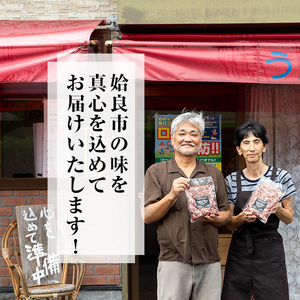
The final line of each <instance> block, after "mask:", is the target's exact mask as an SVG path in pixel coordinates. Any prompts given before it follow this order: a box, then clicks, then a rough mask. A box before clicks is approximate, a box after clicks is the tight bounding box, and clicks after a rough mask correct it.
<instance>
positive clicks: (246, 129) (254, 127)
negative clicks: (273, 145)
mask: <svg viewBox="0 0 300 300" xmlns="http://www.w3.org/2000/svg"><path fill="white" fill-rule="evenodd" d="M251 132H252V133H253V135H254V136H256V137H258V138H260V139H261V140H262V142H263V144H268V143H269V139H268V137H267V130H266V128H265V127H264V125H262V124H260V123H259V122H256V121H247V122H245V123H244V124H242V125H240V126H238V127H237V128H236V129H235V131H234V137H235V140H234V145H235V146H240V145H241V142H242V140H243V139H244V138H246V137H248V136H249V133H251Z"/></svg>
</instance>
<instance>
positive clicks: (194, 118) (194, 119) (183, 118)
mask: <svg viewBox="0 0 300 300" xmlns="http://www.w3.org/2000/svg"><path fill="white" fill-rule="evenodd" d="M183 122H186V123H190V124H192V125H194V126H196V127H198V128H199V130H200V134H201V136H203V135H204V129H205V121H204V118H203V113H202V111H201V112H196V111H190V112H184V113H182V114H180V115H178V116H177V117H176V118H175V119H174V120H173V122H172V124H171V135H172V136H174V134H175V132H176V130H177V128H178V126H179V124H181V123H183Z"/></svg>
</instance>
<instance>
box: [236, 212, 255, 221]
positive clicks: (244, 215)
mask: <svg viewBox="0 0 300 300" xmlns="http://www.w3.org/2000/svg"><path fill="white" fill-rule="evenodd" d="M240 215H241V216H242V218H243V219H244V221H245V222H248V223H252V222H254V221H255V220H256V216H255V215H253V214H252V213H251V212H249V211H242V212H241V213H240Z"/></svg>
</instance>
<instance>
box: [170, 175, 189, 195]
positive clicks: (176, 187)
mask: <svg viewBox="0 0 300 300" xmlns="http://www.w3.org/2000/svg"><path fill="white" fill-rule="evenodd" d="M188 186H189V180H188V179H187V178H184V177H180V178H177V179H175V180H174V181H173V184H172V188H171V191H170V196H171V197H172V198H174V199H177V198H178V197H179V195H180V194H181V193H182V192H183V191H184V190H185V189H186V188H187V187H188Z"/></svg>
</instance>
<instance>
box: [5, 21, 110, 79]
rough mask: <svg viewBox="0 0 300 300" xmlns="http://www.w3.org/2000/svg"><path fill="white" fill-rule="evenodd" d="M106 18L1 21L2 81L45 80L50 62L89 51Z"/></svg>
mask: <svg viewBox="0 0 300 300" xmlns="http://www.w3.org/2000/svg"><path fill="white" fill-rule="evenodd" d="M101 24H103V25H104V24H105V21H101V20H100V21H99V20H92V21H90V20H89V21H86V20H83V21H0V82H46V81H47V63H48V62H50V61H56V58H57V56H58V55H59V56H64V55H67V54H70V53H80V52H87V49H88V45H89V39H90V35H91V33H92V31H93V30H94V29H95V28H96V27H97V26H98V25H101Z"/></svg>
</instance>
